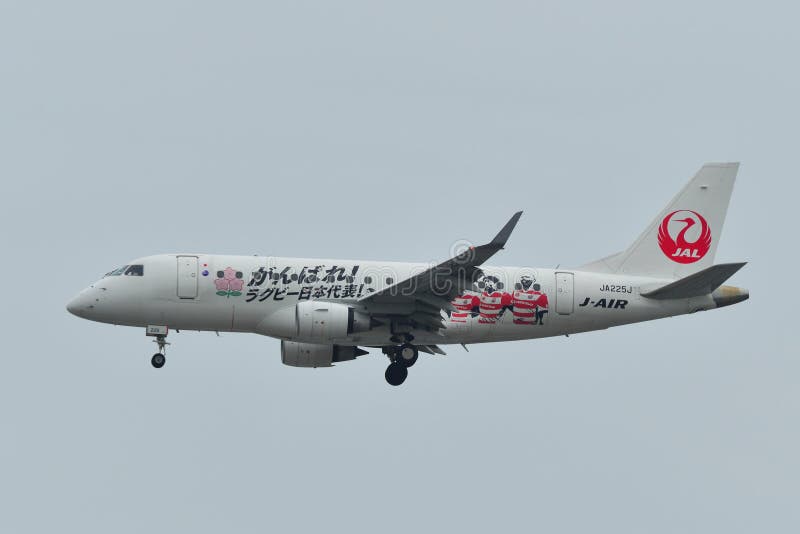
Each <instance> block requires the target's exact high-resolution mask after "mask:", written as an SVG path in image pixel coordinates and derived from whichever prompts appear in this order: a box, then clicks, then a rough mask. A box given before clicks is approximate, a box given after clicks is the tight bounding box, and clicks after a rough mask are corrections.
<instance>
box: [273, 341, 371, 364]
mask: <svg viewBox="0 0 800 534" xmlns="http://www.w3.org/2000/svg"><path fill="white" fill-rule="evenodd" d="M362 354H367V351H365V350H362V349H359V348H358V347H350V346H343V345H318V344H316V343H298V342H296V341H281V361H282V362H283V363H284V365H291V366H292V367H331V366H332V365H333V364H334V363H335V362H346V361H348V360H355V359H356V358H357V357H358V356H361V355H362Z"/></svg>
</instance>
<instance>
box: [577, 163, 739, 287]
mask: <svg viewBox="0 0 800 534" xmlns="http://www.w3.org/2000/svg"><path fill="white" fill-rule="evenodd" d="M738 170H739V164H738V163H707V164H705V165H703V167H702V168H701V169H700V171H698V173H697V174H696V175H695V176H694V178H692V179H691V180H690V181H689V183H688V184H686V187H684V188H683V189H682V190H681V191H680V193H678V194H677V196H675V198H674V199H672V201H671V202H670V203H669V204H668V205H667V207H665V208H664V210H663V211H662V212H661V213H659V214H658V216H657V217H656V218H655V219H654V220H653V222H652V223H650V225H649V226H648V227H647V229H646V230H645V231H644V232H643V233H642V234H641V235H640V236H639V238H638V239H637V240H636V241H634V243H633V244H632V245H631V246H630V247H629V248H628V249H627V250H625V251H624V252H621V253H619V254H616V255H614V256H610V257H608V258H605V259H602V260H598V261H596V262H594V263H591V264H588V265H585V266H584V267H583V268H584V269H586V270H592V271H605V272H616V273H626V274H635V275H642V276H652V277H659V278H683V277H685V276H688V275H690V274H692V273H696V272H698V271H701V270H703V269H705V268H707V267H710V266H711V265H713V263H714V256H715V255H716V252H717V245H718V244H719V239H720V236H721V235H722V225H723V224H724V222H725V214H726V213H727V211H728V203H729V202H730V199H731V192H732V191H733V183H734V181H735V180H736V173H737V172H738Z"/></svg>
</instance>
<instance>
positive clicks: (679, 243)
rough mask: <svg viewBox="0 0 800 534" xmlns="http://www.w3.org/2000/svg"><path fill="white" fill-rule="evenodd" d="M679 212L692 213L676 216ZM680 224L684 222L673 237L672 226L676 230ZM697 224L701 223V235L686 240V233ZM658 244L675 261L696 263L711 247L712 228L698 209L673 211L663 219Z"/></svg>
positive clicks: (682, 213) (659, 229)
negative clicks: (693, 239)
mask: <svg viewBox="0 0 800 534" xmlns="http://www.w3.org/2000/svg"><path fill="white" fill-rule="evenodd" d="M678 214H680V216H683V215H686V214H690V216H688V217H683V218H678V217H675V216H676V215H678ZM678 224H683V225H684V226H683V228H681V229H680V231H678V235H677V237H675V238H674V239H673V237H672V233H671V232H670V227H671V228H673V230H674V229H675V228H676V227H677V226H678ZM696 224H700V235H699V236H698V237H697V239H696V240H695V241H693V242H689V241H687V240H686V233H687V232H688V231H689V229H691V228H692V227H693V226H694V225H696ZM670 225H671V226H670ZM658 246H660V247H661V250H662V251H663V252H664V254H665V255H666V256H667V257H668V258H669V259H671V260H672V261H674V262H677V263H694V262H696V261H700V260H701V259H703V256H705V255H706V253H707V252H708V249H710V248H711V228H709V226H708V222H706V220H705V219H704V218H703V216H702V215H700V214H699V213H697V212H696V211H692V210H677V211H673V212H672V213H670V214H668V215H667V216H666V217H664V220H663V221H661V226H659V228H658Z"/></svg>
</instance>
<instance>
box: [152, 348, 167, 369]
mask: <svg viewBox="0 0 800 534" xmlns="http://www.w3.org/2000/svg"><path fill="white" fill-rule="evenodd" d="M150 363H151V364H153V367H155V368H156V369H161V368H162V367H164V364H165V363H167V357H166V356H164V355H163V354H161V353H160V352H156V353H155V354H153V357H152V358H151V359H150Z"/></svg>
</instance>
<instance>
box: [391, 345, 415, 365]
mask: <svg viewBox="0 0 800 534" xmlns="http://www.w3.org/2000/svg"><path fill="white" fill-rule="evenodd" d="M417 358H419V350H417V347H415V346H414V345H412V344H411V343H404V344H402V345H400V346H399V347H398V348H397V360H396V361H397V362H398V363H402V364H403V365H405V366H406V367H411V366H413V365H414V364H415V363H417Z"/></svg>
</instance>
